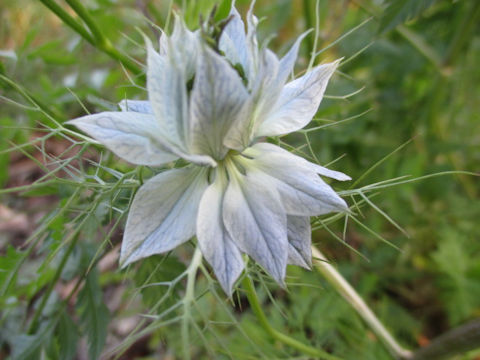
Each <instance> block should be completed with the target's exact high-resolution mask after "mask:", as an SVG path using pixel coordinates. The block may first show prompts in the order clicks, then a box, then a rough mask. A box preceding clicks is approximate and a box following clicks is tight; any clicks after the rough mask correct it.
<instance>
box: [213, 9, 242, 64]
mask: <svg viewBox="0 0 480 360" xmlns="http://www.w3.org/2000/svg"><path fill="white" fill-rule="evenodd" d="M230 17H231V19H230V21H229V22H228V24H227V26H226V27H225V29H224V31H223V32H222V36H221V37H220V44H219V48H220V50H222V51H223V52H224V53H225V57H226V58H227V59H228V60H229V61H230V62H231V63H232V64H233V65H237V64H239V65H241V66H242V68H243V70H244V71H245V72H246V73H247V69H248V50H247V37H246V35H245V24H244V22H243V20H242V17H241V16H240V14H239V13H238V11H237V9H235V4H233V3H232V7H231V10H230Z"/></svg>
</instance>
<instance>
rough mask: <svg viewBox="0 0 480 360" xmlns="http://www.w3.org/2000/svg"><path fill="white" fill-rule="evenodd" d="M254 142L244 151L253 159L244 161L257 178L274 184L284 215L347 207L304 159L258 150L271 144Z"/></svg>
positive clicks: (306, 213) (318, 212)
mask: <svg viewBox="0 0 480 360" xmlns="http://www.w3.org/2000/svg"><path fill="white" fill-rule="evenodd" d="M258 145H259V144H256V145H255V146H253V147H252V148H249V149H247V150H246V151H245V152H244V154H246V155H248V156H251V157H252V158H253V159H251V160H247V159H245V160H244V161H245V162H247V163H248V171H250V172H254V173H255V177H257V178H259V179H261V181H265V182H270V183H271V182H273V183H274V186H275V187H276V188H277V190H278V192H279V193H280V197H281V199H282V203H283V205H284V207H285V210H286V212H287V213H288V214H291V215H300V216H305V215H308V216H311V215H322V214H326V213H329V212H332V211H346V210H348V206H347V204H346V202H345V201H344V200H343V199H342V198H341V197H340V196H338V195H337V193H336V192H335V191H334V190H333V189H332V188H331V187H330V186H329V185H328V184H326V183H325V182H324V181H323V180H322V179H321V178H319V177H318V176H317V175H316V173H315V171H314V170H313V169H312V167H311V166H309V164H310V163H309V162H308V161H306V160H303V159H302V160H303V161H299V160H298V159H301V158H299V157H297V156H294V155H291V154H290V153H288V152H287V151H285V153H283V152H282V151H278V150H277V151H262V150H259V149H262V148H263V149H265V148H269V147H272V146H274V145H271V144H269V146H265V144H262V145H260V146H258ZM277 148H278V147H277ZM247 173H248V172H247Z"/></svg>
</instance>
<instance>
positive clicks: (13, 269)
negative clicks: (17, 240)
mask: <svg viewBox="0 0 480 360" xmlns="http://www.w3.org/2000/svg"><path fill="white" fill-rule="evenodd" d="M22 260H23V253H22V252H19V251H17V250H15V248H14V247H13V246H11V245H10V246H8V247H7V253H6V255H4V256H0V298H2V297H3V296H4V295H5V294H6V292H7V291H8V288H9V287H10V284H11V283H12V282H14V281H15V277H16V274H17V267H18V266H19V264H20V263H21V262H22Z"/></svg>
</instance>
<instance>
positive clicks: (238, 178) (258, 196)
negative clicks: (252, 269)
mask: <svg viewBox="0 0 480 360" xmlns="http://www.w3.org/2000/svg"><path fill="white" fill-rule="evenodd" d="M229 175H232V174H230V173H229ZM223 221H224V224H225V227H226V228H227V231H228V232H229V234H230V236H231V237H232V239H233V240H234V241H235V244H236V245H237V246H238V248H239V249H240V250H241V251H242V252H245V253H247V254H248V255H249V256H251V257H252V258H253V259H254V260H255V261H257V262H258V263H259V264H260V265H261V266H263V267H264V268H265V270H266V271H267V272H268V273H270V275H272V276H273V278H274V279H275V280H276V281H277V282H279V283H280V284H283V279H284V278H285V270H286V264H287V251H288V241H287V219H286V215H285V211H284V209H283V206H282V203H281V202H280V199H279V197H278V194H277V192H276V191H275V187H274V186H271V184H268V183H262V182H261V181H259V180H258V179H256V178H255V177H254V176H250V175H247V176H243V175H241V174H239V173H236V174H234V175H232V176H230V183H229V185H228V188H227V191H226V192H225V198H224V202H223Z"/></svg>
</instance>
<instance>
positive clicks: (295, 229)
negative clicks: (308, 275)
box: [287, 215, 312, 269]
mask: <svg viewBox="0 0 480 360" xmlns="http://www.w3.org/2000/svg"><path fill="white" fill-rule="evenodd" d="M287 228H288V263H289V264H292V265H298V266H301V267H304V268H306V269H310V268H311V267H312V229H311V226H310V217H308V216H292V215H288V216H287Z"/></svg>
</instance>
